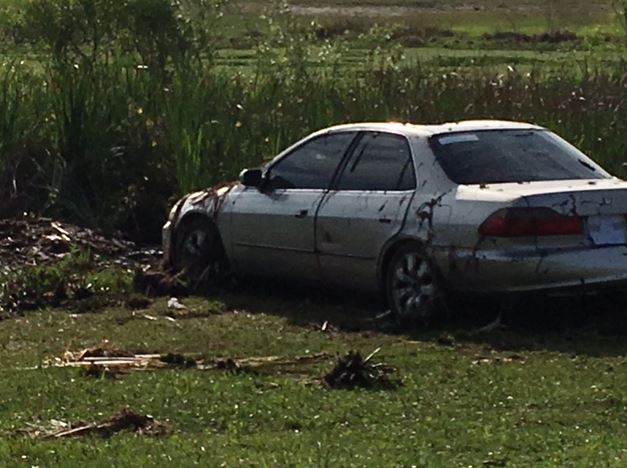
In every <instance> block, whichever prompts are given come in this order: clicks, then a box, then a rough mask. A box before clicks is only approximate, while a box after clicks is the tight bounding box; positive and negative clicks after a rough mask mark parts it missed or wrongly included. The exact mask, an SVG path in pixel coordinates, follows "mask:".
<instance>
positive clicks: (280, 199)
mask: <svg viewBox="0 0 627 468" xmlns="http://www.w3.org/2000/svg"><path fill="white" fill-rule="evenodd" d="M354 137H355V133H354V132H343V133H331V134H325V135H322V136H318V137H315V138H313V139H310V140H307V141H306V142H304V143H303V144H302V145H300V146H298V147H296V148H295V149H294V150H292V151H290V152H289V153H288V154H286V155H285V156H282V157H281V158H280V159H278V160H277V161H276V162H275V163H273V164H272V165H271V166H270V167H269V168H268V170H267V172H266V175H265V182H264V184H263V185H262V187H261V188H260V189H257V188H247V189H246V190H244V191H243V192H242V193H241V194H240V195H239V196H238V197H237V198H236V199H235V200H234V205H233V206H232V208H231V223H232V224H231V228H232V231H231V232H232V233H233V235H232V242H233V253H234V255H233V259H234V261H235V263H236V265H235V266H236V268H237V269H238V270H239V271H241V272H244V273H252V274H257V275H263V276H276V277H281V276H288V277H291V278H300V279H307V280H311V279H314V280H316V279H318V278H319V268H318V263H317V260H316V255H315V241H314V235H315V232H314V228H315V223H314V220H315V215H316V210H317V209H318V206H319V204H320V201H321V200H322V198H323V197H324V194H325V193H326V191H327V190H328V187H329V184H330V183H331V180H332V178H333V176H334V175H335V174H336V171H337V169H338V166H339V164H340V162H341V160H342V158H343V157H344V155H345V153H346V151H347V149H348V147H349V145H350V143H351V141H352V140H353V139H354Z"/></svg>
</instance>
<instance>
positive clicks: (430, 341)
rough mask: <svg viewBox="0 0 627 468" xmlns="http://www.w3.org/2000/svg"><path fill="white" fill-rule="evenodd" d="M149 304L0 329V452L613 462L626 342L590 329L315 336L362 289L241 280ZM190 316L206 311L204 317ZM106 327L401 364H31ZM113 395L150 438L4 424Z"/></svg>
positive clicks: (214, 460) (41, 420) (374, 462)
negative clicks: (291, 289)
mask: <svg viewBox="0 0 627 468" xmlns="http://www.w3.org/2000/svg"><path fill="white" fill-rule="evenodd" d="M164 302H165V301H163V300H160V301H157V303H155V304H154V305H153V306H152V307H151V308H150V309H149V310H147V311H143V312H146V313H148V314H152V315H155V316H158V317H160V318H159V320H157V321H149V320H142V319H141V318H133V316H132V312H131V311H129V310H126V309H123V308H119V309H112V310H107V311H106V312H103V313H100V314H85V315H78V316H72V315H69V314H67V313H66V312H63V311H45V312H38V313H31V314H29V315H27V316H24V317H20V318H15V319H11V320H7V321H4V322H3V323H2V327H1V328H0V345H1V348H0V362H1V363H2V364H1V367H0V401H1V402H2V403H1V404H0V434H1V435H2V437H1V439H0V459H1V460H3V461H4V463H5V464H7V465H21V464H24V465H27V466H33V465H39V466H76V467H78V466H110V465H112V464H113V465H114V466H172V465H178V466H192V465H194V464H199V465H201V466H218V465H220V464H223V463H224V464H226V465H228V466H231V465H248V466H249V465H255V466H259V465H261V466H286V465H287V466H391V465H402V466H410V465H416V466H470V465H472V466H478V465H481V464H492V465H497V466H617V467H618V466H624V464H625V462H626V461H627V458H626V457H627V452H626V447H625V440H626V438H627V428H626V424H627V419H626V418H625V409H626V404H627V403H626V402H627V390H626V389H627V373H626V372H625V371H626V370H627V359H626V358H625V353H626V351H627V349H626V346H625V342H624V339H622V338H615V339H614V338H603V337H600V336H598V335H595V334H590V335H587V334H583V333H582V334H576V335H569V336H564V335H561V336H560V335H550V334H540V335H531V334H526V333H525V332H497V333H496V334H495V335H493V336H491V337H486V338H485V339H484V340H481V339H478V338H476V337H475V338H473V340H472V341H470V340H465V339H464V336H467V334H463V333H457V334H456V335H457V337H458V338H457V341H454V342H453V344H452V345H448V344H446V345H444V344H439V343H438V340H437V333H422V334H421V333H418V334H414V335H411V336H406V335H391V334H385V333H382V332H379V331H376V330H375V329H368V328H365V329H362V330H360V331H352V332H351V331H347V327H344V328H340V330H339V331H333V332H332V333H323V332H321V331H320V330H319V326H320V324H321V323H322V321H323V320H329V321H330V322H331V323H335V324H338V323H341V322H344V323H350V322H351V320H354V321H355V322H359V321H360V320H361V319H362V318H363V317H366V316H369V315H371V314H373V313H375V312H376V310H375V309H372V308H371V307H370V306H367V305H365V304H363V303H360V302H347V301H342V300H339V299H320V298H316V297H315V296H311V295H310V296H309V297H308V298H302V297H299V295H298V294H295V293H294V294H289V293H285V292H283V293H281V292H271V293H269V294H263V293H262V292H261V291H255V290H246V291H244V292H241V293H239V294H237V295H235V294H233V293H222V294H220V296H219V297H217V298H216V299H214V300H206V299H187V300H183V302H184V303H186V304H188V305H189V306H191V307H192V308H193V309H194V310H195V311H196V312H197V313H198V315H201V316H200V317H198V318H193V319H187V320H184V319H180V320H178V321H177V322H176V323H173V322H170V321H167V320H164V319H163V318H162V314H163V313H164V311H165V303H164ZM202 313H205V316H202ZM102 339H109V340H110V342H111V343H112V344H113V345H115V346H118V347H123V348H127V349H131V350H143V351H150V352H154V351H159V352H168V351H173V352H186V353H200V354H202V355H203V356H205V357H209V358H212V357H228V356H238V357H242V356H263V355H282V356H296V355H301V354H304V353H308V352H312V353H313V352H321V351H326V352H331V353H344V352H346V351H348V350H349V349H359V350H361V351H362V352H364V353H368V352H370V351H372V350H373V349H375V348H377V347H381V349H382V350H381V352H380V354H379V355H377V358H376V359H379V360H382V361H385V362H386V363H389V364H392V365H394V366H396V367H397V368H398V369H399V374H400V375H401V376H402V378H403V381H404V385H403V386H402V387H400V388H398V389H396V390H378V391H368V390H353V391H351V390H329V389H325V388H323V387H321V386H319V385H318V384H317V383H314V380H315V379H316V378H318V377H319V376H321V375H322V374H323V373H324V372H325V371H327V370H329V369H330V368H331V367H332V365H333V362H332V360H331V359H329V360H328V361H327V362H322V363H320V364H317V365H315V366H308V367H302V368H299V369H293V371H294V370H296V371H298V372H296V373H294V372H290V373H286V372H278V371H267V372H261V373H259V374H258V375H252V374H246V373H243V374H239V375H231V374H224V373H220V372H217V371H209V370H205V371H200V370H186V371H183V370H181V371H175V370H160V371H154V372H150V371H147V372H135V373H131V374H130V375H128V376H126V377H124V378H123V379H121V380H115V381H110V380H97V379H93V378H87V377H84V376H82V375H80V374H79V372H78V371H77V370H75V369H67V368H66V369H59V368H46V367H43V368H38V367H35V368H33V367H32V366H38V365H40V364H41V363H42V362H44V361H45V360H46V359H49V358H51V357H55V356H60V355H62V353H63V351H64V350H65V349H67V348H70V349H80V348H83V347H86V346H92V345H96V344H98V343H99V342H100V341H101V340H102ZM124 405H130V406H131V407H132V408H134V409H135V410H137V411H139V412H143V413H149V414H151V415H153V416H154V417H156V418H158V419H161V420H168V421H169V422H170V424H171V427H172V433H171V434H170V435H168V436H165V437H160V438H149V437H141V436H136V435H133V434H130V433H120V434H118V435H115V436H113V437H112V438H111V439H97V438H85V439H77V440H59V441H43V440H31V439H29V438H27V437H25V436H22V435H18V434H17V433H16V431H17V430H18V429H20V428H25V427H27V426H28V425H29V424H44V425H45V424H46V423H47V422H49V421H50V420H51V419H57V420H65V421H75V420H93V419H101V418H103V417H107V416H108V415H110V414H111V413H113V412H115V411H117V410H118V409H119V408H121V407H122V406H124Z"/></svg>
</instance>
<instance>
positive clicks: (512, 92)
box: [0, 18, 627, 239]
mask: <svg viewBox="0 0 627 468" xmlns="http://www.w3.org/2000/svg"><path fill="white" fill-rule="evenodd" d="M280 19H281V18H279V20H277V21H274V23H273V28H270V31H271V34H273V36H272V37H269V38H267V39H266V41H265V42H264V43H263V44H262V45H261V46H260V47H258V49H257V51H256V57H257V60H256V61H255V62H254V63H255V65H254V67H253V68H252V69H250V70H247V71H246V72H242V71H237V70H236V69H231V68H224V67H215V66H213V65H212V61H211V60H210V57H211V56H212V53H211V52H212V51H211V50H206V51H203V50H201V49H199V50H193V51H192V52H194V53H189V54H185V56H181V55H180V54H176V53H173V52H172V53H171V52H170V51H168V50H161V49H159V48H158V47H157V48H155V47H152V46H151V45H150V43H146V42H143V43H142V48H143V50H149V51H157V55H156V57H157V58H153V59H151V60H150V64H149V65H148V66H146V64H145V62H146V61H145V60H143V59H142V57H146V56H147V54H148V53H147V52H144V53H142V52H141V51H135V52H133V51H132V50H125V49H123V48H118V49H115V53H111V52H107V54H104V55H98V54H95V55H91V56H86V57H81V56H80V54H77V53H74V54H73V55H72V56H71V57H70V56H67V55H66V56H62V57H58V56H55V55H54V52H53V50H52V48H50V49H49V52H48V53H47V54H44V55H42V56H41V57H40V66H37V67H26V66H16V65H15V64H13V63H6V64H2V65H1V66H0V168H1V169H2V173H1V174H0V176H1V177H3V178H2V179H1V180H2V182H3V183H4V185H5V186H7V187H15V189H14V192H15V191H19V190H20V187H17V186H16V185H15V184H13V183H12V181H13V180H14V179H15V180H18V179H19V177H18V175H19V173H20V170H19V167H20V164H21V165H22V167H26V168H27V169H28V170H27V171H26V172H29V176H30V178H31V179H33V180H37V183H36V184H35V185H36V186H37V190H38V191H37V196H31V197H30V198H28V203H25V204H22V205H20V206H19V209H20V210H22V209H25V210H30V211H35V212H42V211H45V212H48V213H53V214H56V215H61V216H65V217H69V218H72V219H75V220H78V221H80V222H82V223H85V224H88V225H92V226H99V227H102V228H105V229H109V230H112V229H123V230H125V231H127V232H129V233H131V234H133V235H134V236H136V237H138V238H144V239H146V238H148V239H155V237H156V236H157V235H158V232H159V225H160V223H161V222H162V220H163V217H164V215H165V213H166V209H167V206H168V204H169V203H171V201H172V200H173V198H175V197H176V196H178V195H181V194H183V193H185V192H188V191H191V190H194V189H199V188H203V187H207V186H210V185H213V184H217V183H220V182H224V181H227V180H230V179H233V178H234V177H235V176H236V175H237V173H238V172H239V171H240V170H241V169H242V168H243V167H247V166H254V165H257V164H260V163H261V162H262V161H263V160H264V158H268V157H271V156H273V155H274V154H276V153H277V152H278V151H279V150H280V149H282V148H283V147H285V146H287V145H288V144H290V143H291V142H293V141H295V140H296V139H298V138H301V137H303V136H304V135H306V134H307V133H308V132H310V131H312V130H315V129H319V128H322V127H325V126H328V125H331V124H336V123H342V122H351V121H364V120H400V121H410V122H416V123H421V122H424V123H434V122H444V121H452V120H460V119H468V118H501V119H514V120H524V121H531V122H535V123H538V124H541V125H545V126H547V127H549V128H551V129H554V130H555V131H557V132H558V133H560V134H562V135H563V136H565V137H566V138H568V139H570V140H571V141H573V142H574V143H576V144H577V145H578V146H580V147H581V148H582V149H583V150H584V151H586V152H588V153H589V154H590V155H591V156H592V157H593V158H595V159H596V160H597V161H599V162H600V163H601V164H602V165H604V166H605V167H606V168H607V169H608V170H610V171H611V172H613V173H614V174H616V175H618V176H627V169H626V168H625V167H624V164H625V162H627V143H626V140H625V135H626V134H627V119H625V115H627V76H626V75H625V69H626V67H625V65H626V64H625V63H624V62H623V63H614V64H604V65H603V66H602V67H598V68H595V67H594V66H591V65H588V66H583V67H582V68H579V69H573V68H572V67H571V68H566V67H564V66H562V67H542V68H540V67H538V68H535V69H532V70H531V71H530V72H517V71H514V70H513V69H511V70H509V71H507V70H506V71H505V72H504V73H497V72H494V71H490V70H486V69H478V68H458V69H451V68H450V67H447V68H440V67H437V66H435V65H434V64H429V65H428V64H421V63H414V64H410V65H408V64H404V65H401V62H399V58H400V54H401V52H402V51H400V50H399V49H396V48H394V47H387V48H386V47H385V46H384V47H383V48H380V49H379V50H378V51H376V52H375V53H373V54H372V55H371V56H370V57H369V58H368V59H367V60H366V61H365V62H363V63H362V64H360V65H358V66H351V67H342V66H340V65H339V64H340V63H341V62H342V57H343V54H344V53H345V51H344V50H343V49H342V47H335V46H333V45H331V44H327V45H326V46H324V47H323V48H320V47H315V48H314V47H311V46H310V43H309V42H308V37H307V36H302V35H300V30H299V31H296V30H295V29H293V26H292V25H291V24H290V23H289V22H287V23H285V24H281V21H280ZM206 33H207V30H206V29H203V34H206ZM128 34H129V33H128V31H127V32H126V33H125V35H126V36H125V37H127V35H128ZM144 39H145V38H144ZM108 40H110V39H108ZM155 40H158V41H161V42H160V44H161V45H163V43H164V42H163V38H162V37H161V36H158V37H156V39H155ZM166 42H167V41H166ZM192 43H193V41H188V42H186V44H192ZM195 47H199V46H198V45H196V46H195ZM75 50H76V49H75ZM88 50H91V49H88ZM24 159H26V161H28V162H24ZM16 160H17V161H22V162H21V163H20V164H16V163H15V161H16ZM24 172H25V169H22V174H23V173H24ZM22 179H24V177H23V176H22ZM5 192H6V190H5ZM2 196H3V199H4V200H6V199H7V198H8V197H10V196H15V193H3V194H2Z"/></svg>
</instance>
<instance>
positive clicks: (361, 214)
mask: <svg viewBox="0 0 627 468" xmlns="http://www.w3.org/2000/svg"><path fill="white" fill-rule="evenodd" d="M415 189H416V175H415V169H414V166H413V161H412V156H411V151H410V146H409V142H408V141H407V139H406V138H405V137H404V136H402V135H396V134H392V133H385V132H363V133H362V134H361V135H360V136H359V141H358V142H357V143H356V144H355V145H354V149H353V150H352V152H351V154H350V156H349V157H348V158H347V160H346V161H345V163H344V164H343V167H342V171H341V173H340V175H339V177H338V179H337V182H336V183H334V186H333V187H332V189H331V190H330V191H329V192H328V193H327V194H326V196H325V197H324V200H323V201H322V203H321V205H320V208H319V210H318V216H317V221H316V247H317V250H318V253H319V257H320V265H321V271H322V274H323V276H324V278H325V279H326V280H328V281H330V282H334V283H341V284H344V285H347V286H352V287H356V288H368V289H374V288H376V287H377V261H378V258H379V253H380V252H381V249H382V248H383V246H384V244H385V243H386V241H387V240H388V239H389V238H390V237H392V236H394V235H395V234H396V233H398V232H399V231H400V229H401V228H402V225H403V222H404V219H405V215H406V212H407V209H408V207H409V205H410V202H411V200H412V197H413V195H414V192H415Z"/></svg>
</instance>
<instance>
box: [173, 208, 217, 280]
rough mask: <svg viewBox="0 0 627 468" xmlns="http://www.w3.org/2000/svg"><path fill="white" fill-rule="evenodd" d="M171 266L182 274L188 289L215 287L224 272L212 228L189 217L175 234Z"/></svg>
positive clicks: (213, 227) (210, 225) (210, 224)
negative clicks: (188, 220)
mask: <svg viewBox="0 0 627 468" xmlns="http://www.w3.org/2000/svg"><path fill="white" fill-rule="evenodd" d="M173 260H174V261H173V266H174V269H175V270H176V271H179V272H181V273H182V275H183V276H184V278H185V279H187V281H188V285H189V287H190V288H191V289H192V290H198V289H205V288H208V287H209V286H211V285H213V284H215V283H216V282H217V281H218V280H219V279H220V278H221V277H223V276H224V274H225V272H226V257H225V254H224V248H223V246H222V241H221V239H220V236H219V235H218V232H217V230H216V228H215V226H214V225H213V224H212V223H211V222H210V221H209V220H208V219H203V218H193V219H192V220H191V221H190V222H188V223H184V224H183V225H181V226H180V228H179V229H178V230H177V232H176V234H175V244H174V259H173Z"/></svg>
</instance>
